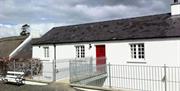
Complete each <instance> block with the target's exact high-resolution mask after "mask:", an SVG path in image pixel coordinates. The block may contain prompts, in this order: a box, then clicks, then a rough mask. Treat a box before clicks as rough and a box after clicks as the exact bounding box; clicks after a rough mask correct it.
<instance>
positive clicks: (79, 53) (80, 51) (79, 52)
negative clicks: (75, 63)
mask: <svg viewBox="0 0 180 91" xmlns="http://www.w3.org/2000/svg"><path fill="white" fill-rule="evenodd" d="M76 57H77V58H85V47H84V46H76Z"/></svg>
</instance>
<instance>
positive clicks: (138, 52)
mask: <svg viewBox="0 0 180 91" xmlns="http://www.w3.org/2000/svg"><path fill="white" fill-rule="evenodd" d="M129 45H130V50H131V58H132V59H145V45H144V43H131V44H129Z"/></svg>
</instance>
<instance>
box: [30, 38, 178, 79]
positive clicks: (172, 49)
mask: <svg viewBox="0 0 180 91" xmlns="http://www.w3.org/2000/svg"><path fill="white" fill-rule="evenodd" d="M130 43H144V46H145V59H143V60H134V59H132V58H131V50H130V45H129V44H130ZM89 44H91V46H92V48H89ZM103 44H105V45H106V58H107V63H111V64H126V65H153V66H157V65H160V66H163V65H164V64H166V65H167V66H180V39H177V38H176V39H154V40H136V41H116V42H115V41H114V42H98V43H82V44H58V45H56V58H57V60H56V65H57V66H56V69H57V70H60V68H62V67H65V68H68V67H69V65H66V66H65V65H64V63H63V62H64V61H68V59H75V58H76V48H75V46H77V45H84V46H85V53H86V54H85V56H86V57H92V58H95V57H96V48H95V46H96V45H103ZM43 47H49V51H50V56H49V58H44V49H43ZM33 58H38V59H40V60H42V61H43V63H44V64H43V66H44V68H45V69H44V70H43V72H44V73H43V76H44V77H46V78H47V77H49V76H50V74H49V73H47V74H46V73H45V72H46V70H47V69H52V67H51V66H49V64H52V60H53V59H54V46H53V45H39V46H36V45H35V46H33ZM48 62H49V64H48ZM61 62H62V63H61ZM128 62H145V64H141V63H128ZM95 63H96V62H95V61H94V64H95ZM67 64H68V63H67ZM49 71H50V70H49ZM51 71H52V70H51ZM66 73H68V72H66ZM57 74H58V73H57ZM67 75H68V74H67ZM48 80H49V79H48Z"/></svg>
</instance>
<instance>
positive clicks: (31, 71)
mask: <svg viewBox="0 0 180 91" xmlns="http://www.w3.org/2000/svg"><path fill="white" fill-rule="evenodd" d="M31 77H33V69H32V60H31Z"/></svg>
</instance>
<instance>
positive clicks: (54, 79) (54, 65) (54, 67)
mask: <svg viewBox="0 0 180 91" xmlns="http://www.w3.org/2000/svg"><path fill="white" fill-rule="evenodd" d="M53 45H54V60H53V81H54V82H55V81H56V44H53Z"/></svg>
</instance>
